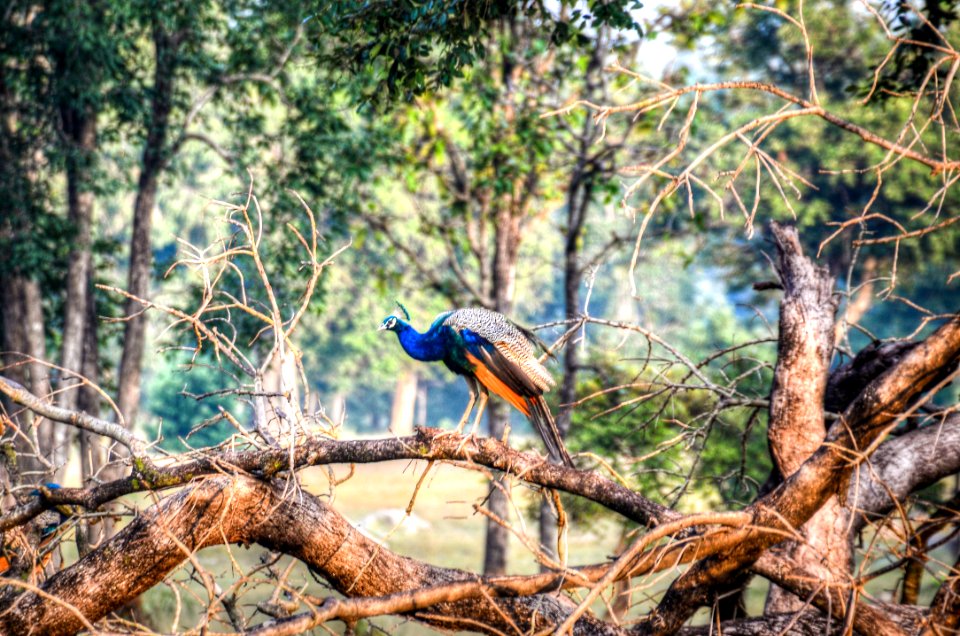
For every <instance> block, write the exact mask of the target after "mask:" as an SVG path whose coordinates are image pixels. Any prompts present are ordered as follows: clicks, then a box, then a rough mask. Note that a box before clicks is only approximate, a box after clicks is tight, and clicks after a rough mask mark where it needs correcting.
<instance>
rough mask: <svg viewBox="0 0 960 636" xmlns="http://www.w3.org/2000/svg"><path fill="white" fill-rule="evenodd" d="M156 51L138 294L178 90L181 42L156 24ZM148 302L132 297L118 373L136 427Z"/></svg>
mask: <svg viewBox="0 0 960 636" xmlns="http://www.w3.org/2000/svg"><path fill="white" fill-rule="evenodd" d="M153 42H154V51H155V55H156V71H155V73H154V83H153V101H152V104H151V114H150V123H149V128H148V130H147V139H146V143H145V145H144V149H143V161H142V165H141V168H140V179H139V182H138V184H137V198H136V202H135V203H134V207H133V234H132V236H131V237H130V270H129V272H128V277H127V291H129V292H130V294H132V295H133V296H136V297H137V298H144V299H145V298H147V297H148V296H149V293H150V279H151V276H150V269H151V260H152V256H153V254H152V251H151V249H152V248H151V242H150V227H151V225H152V220H153V210H154V208H155V207H156V205H157V188H158V185H159V179H160V174H161V173H162V172H163V170H164V168H165V167H166V163H167V150H166V145H167V135H168V128H169V123H170V111H171V110H172V108H173V89H174V78H175V72H176V65H177V63H176V57H177V48H178V45H179V42H178V40H177V38H175V37H173V36H171V35H170V34H168V33H166V32H165V31H164V30H163V28H162V27H161V26H160V25H159V24H155V25H154V32H153ZM142 309H143V306H142V305H141V304H140V303H138V302H137V301H135V300H132V299H131V300H128V301H127V304H126V310H125V314H126V316H127V321H126V326H125V328H124V332H123V352H122V354H121V357H120V369H119V372H118V378H119V381H118V386H117V406H118V408H119V409H120V413H121V414H122V415H123V419H124V420H125V422H126V425H127V426H128V427H133V425H134V423H135V422H136V419H137V411H138V409H139V406H140V379H141V372H142V365H143V351H144V348H145V346H146V329H147V322H146V316H145V315H144V314H143V312H142Z"/></svg>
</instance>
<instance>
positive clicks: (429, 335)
mask: <svg viewBox="0 0 960 636" xmlns="http://www.w3.org/2000/svg"><path fill="white" fill-rule="evenodd" d="M448 331H450V328H449V327H444V326H437V325H434V326H433V327H431V328H430V329H428V330H427V332H426V333H417V331H416V330H415V329H411V328H410V327H407V328H406V329H404V330H403V331H400V332H399V333H398V334H397V337H398V338H399V339H400V346H402V347H403V350H404V351H406V352H407V355H409V356H410V357H411V358H413V359H415V360H422V361H424V362H436V361H438V360H443V359H444V358H445V357H446V356H447V354H448V353H449V347H450V339H449V337H448V336H449V334H448V333H447V332H448Z"/></svg>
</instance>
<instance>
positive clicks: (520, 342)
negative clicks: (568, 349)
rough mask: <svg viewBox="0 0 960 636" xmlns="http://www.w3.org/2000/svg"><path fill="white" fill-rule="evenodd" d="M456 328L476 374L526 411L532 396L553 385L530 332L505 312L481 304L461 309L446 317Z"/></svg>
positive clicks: (528, 409)
mask: <svg viewBox="0 0 960 636" xmlns="http://www.w3.org/2000/svg"><path fill="white" fill-rule="evenodd" d="M443 325H444V326H447V327H450V328H451V329H454V330H455V331H456V332H457V333H458V334H459V335H460V340H461V342H462V343H463V347H464V349H465V352H464V353H465V356H466V358H467V361H468V362H469V363H470V364H471V365H472V366H473V367H474V371H473V372H474V375H476V377H477V379H478V380H479V381H480V382H481V383H482V384H483V385H484V386H486V387H487V388H488V389H490V390H491V391H493V392H494V393H496V394H497V395H499V396H501V397H503V398H504V399H506V400H507V401H508V402H510V403H511V404H513V405H514V406H515V407H517V409H518V410H520V411H521V412H522V413H524V414H525V415H527V416H529V415H530V406H529V403H528V402H529V400H530V399H531V398H536V397H539V396H540V395H542V394H543V392H544V391H545V390H548V389H549V388H550V387H551V386H553V378H552V377H550V374H549V372H547V370H546V369H545V368H544V367H543V365H541V364H540V361H539V360H537V357H536V355H535V354H534V350H533V347H532V346H531V344H530V342H529V340H527V338H526V336H524V335H523V333H522V332H521V331H520V330H519V329H518V328H517V327H516V326H515V325H514V324H513V323H511V322H510V321H509V320H507V319H506V317H504V316H503V315H502V314H499V313H497V312H494V311H490V310H487V309H480V308H471V309H459V310H457V311H455V312H453V313H451V314H450V315H449V316H447V317H446V319H445V320H444V321H443Z"/></svg>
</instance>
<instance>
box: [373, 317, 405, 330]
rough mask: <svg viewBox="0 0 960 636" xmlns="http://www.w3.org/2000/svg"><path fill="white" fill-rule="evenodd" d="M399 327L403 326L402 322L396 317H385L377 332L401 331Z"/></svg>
mask: <svg viewBox="0 0 960 636" xmlns="http://www.w3.org/2000/svg"><path fill="white" fill-rule="evenodd" d="M401 325H403V321H402V320H400V319H399V318H397V317H396V316H387V317H386V318H384V319H383V322H381V323H380V326H379V327H377V331H400V329H402V327H401Z"/></svg>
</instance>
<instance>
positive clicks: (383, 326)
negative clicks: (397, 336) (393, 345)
mask: <svg viewBox="0 0 960 636" xmlns="http://www.w3.org/2000/svg"><path fill="white" fill-rule="evenodd" d="M386 328H387V327H386V325H384V324H383V323H382V322H381V323H380V326H379V327H377V331H383V330H384V329H386Z"/></svg>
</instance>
